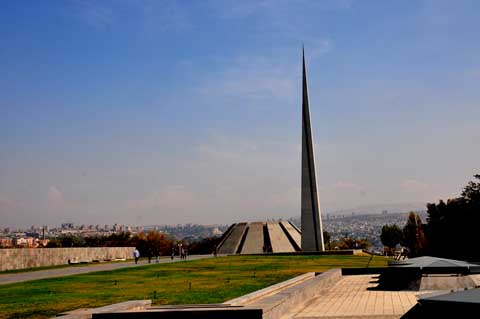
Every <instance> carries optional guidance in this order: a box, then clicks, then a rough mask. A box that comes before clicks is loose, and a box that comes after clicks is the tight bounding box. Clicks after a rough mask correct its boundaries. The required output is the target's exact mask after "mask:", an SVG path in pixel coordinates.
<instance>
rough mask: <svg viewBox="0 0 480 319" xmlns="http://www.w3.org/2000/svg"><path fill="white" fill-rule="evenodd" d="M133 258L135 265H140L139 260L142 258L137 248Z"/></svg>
mask: <svg viewBox="0 0 480 319" xmlns="http://www.w3.org/2000/svg"><path fill="white" fill-rule="evenodd" d="M133 258H135V263H138V258H140V252H139V251H138V249H137V248H135V250H134V251H133Z"/></svg>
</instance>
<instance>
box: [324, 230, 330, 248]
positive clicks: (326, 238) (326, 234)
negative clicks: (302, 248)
mask: <svg viewBox="0 0 480 319" xmlns="http://www.w3.org/2000/svg"><path fill="white" fill-rule="evenodd" d="M331 239H332V236H330V233H329V232H328V231H326V230H324V231H323V244H324V245H325V246H328V250H332V248H331V247H330V240H331Z"/></svg>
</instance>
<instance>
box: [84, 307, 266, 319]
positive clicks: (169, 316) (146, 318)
mask: <svg viewBox="0 0 480 319" xmlns="http://www.w3.org/2000/svg"><path fill="white" fill-rule="evenodd" d="M159 318H162V319H192V318H208V319H225V318H228V319H262V309H251V308H244V307H238V308H237V307H231V308H229V307H222V308H204V309H198V308H185V309H150V310H146V311H137V312H115V313H112V312H111V313H96V314H93V317H92V319H159Z"/></svg>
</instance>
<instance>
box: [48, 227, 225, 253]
mask: <svg viewBox="0 0 480 319" xmlns="http://www.w3.org/2000/svg"><path fill="white" fill-rule="evenodd" d="M218 242H219V238H218V237H211V238H205V239H200V240H195V241H187V240H181V241H178V240H175V239H173V238H171V237H169V236H167V235H165V234H164V233H160V232H158V231H150V232H148V233H147V234H145V233H143V232H142V233H140V234H135V235H132V234H130V233H127V232H124V233H118V234H111V235H109V236H92V237H81V236H71V235H65V236H60V237H57V238H52V239H51V240H50V242H49V243H48V245H47V247H49V248H53V247H137V249H138V250H139V252H140V255H141V256H143V257H155V256H170V255H171V254H172V253H174V254H176V255H177V254H178V250H179V249H180V248H179V247H182V249H184V250H188V253H189V254H211V253H213V251H214V250H215V247H216V245H217V244H218Z"/></svg>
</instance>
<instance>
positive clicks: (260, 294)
mask: <svg viewBox="0 0 480 319" xmlns="http://www.w3.org/2000/svg"><path fill="white" fill-rule="evenodd" d="M314 277H315V273H314V272H308V273H306V274H303V275H300V276H297V277H294V278H292V279H289V280H286V281H282V282H280V283H278V284H275V285H272V286H269V287H267V288H264V289H260V290H257V291H254V292H252V293H249V294H247V295H243V296H241V297H238V298H235V299H232V300H229V301H226V302H224V304H226V305H232V306H245V305H247V304H250V303H252V302H255V301H256V300H259V299H261V298H265V297H267V296H271V295H273V294H276V293H278V292H280V291H282V290H284V289H286V288H288V287H291V286H293V285H297V284H299V283H301V282H303V281H305V280H308V279H311V278H314Z"/></svg>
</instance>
